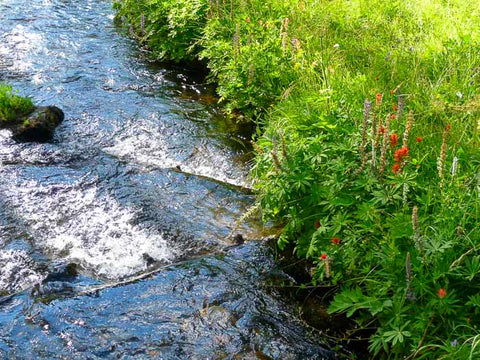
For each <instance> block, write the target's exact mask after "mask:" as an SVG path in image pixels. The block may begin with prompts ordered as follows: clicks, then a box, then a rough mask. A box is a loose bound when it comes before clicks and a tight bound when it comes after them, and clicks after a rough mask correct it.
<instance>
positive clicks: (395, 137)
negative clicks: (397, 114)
mask: <svg viewBox="0 0 480 360" xmlns="http://www.w3.org/2000/svg"><path fill="white" fill-rule="evenodd" d="M397 144H398V135H397V134H395V133H393V134H392V135H390V145H391V146H392V147H394V146H397Z"/></svg>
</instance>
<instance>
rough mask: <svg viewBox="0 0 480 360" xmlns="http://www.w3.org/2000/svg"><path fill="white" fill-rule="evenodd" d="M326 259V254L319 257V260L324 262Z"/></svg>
mask: <svg viewBox="0 0 480 360" xmlns="http://www.w3.org/2000/svg"><path fill="white" fill-rule="evenodd" d="M327 257H328V256H327V254H322V255H320V260H325V259H326V258H327Z"/></svg>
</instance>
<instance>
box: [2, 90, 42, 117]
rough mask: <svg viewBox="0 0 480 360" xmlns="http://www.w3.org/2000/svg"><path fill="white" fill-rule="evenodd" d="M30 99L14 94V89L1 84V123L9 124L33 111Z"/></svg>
mask: <svg viewBox="0 0 480 360" xmlns="http://www.w3.org/2000/svg"><path fill="white" fill-rule="evenodd" d="M33 108H34V106H33V104H32V101H31V100H30V99H27V98H23V97H20V96H17V95H15V94H13V92H12V88H11V87H10V86H7V85H2V84H1V83H0V123H8V122H12V121H14V120H16V119H17V118H18V117H21V116H24V115H27V114H29V113H30V112H31V111H33Z"/></svg>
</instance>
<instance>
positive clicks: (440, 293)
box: [438, 289, 447, 299]
mask: <svg viewBox="0 0 480 360" xmlns="http://www.w3.org/2000/svg"><path fill="white" fill-rule="evenodd" d="M445 296H447V290H445V289H439V290H438V297H439V298H440V299H443V298H444V297H445Z"/></svg>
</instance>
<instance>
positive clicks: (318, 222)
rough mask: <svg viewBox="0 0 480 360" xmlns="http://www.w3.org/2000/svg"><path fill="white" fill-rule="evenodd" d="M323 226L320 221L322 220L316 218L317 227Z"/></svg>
mask: <svg viewBox="0 0 480 360" xmlns="http://www.w3.org/2000/svg"><path fill="white" fill-rule="evenodd" d="M321 226H322V223H321V222H320V220H316V221H315V229H317V230H318V229H319V228H320V227H321Z"/></svg>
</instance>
